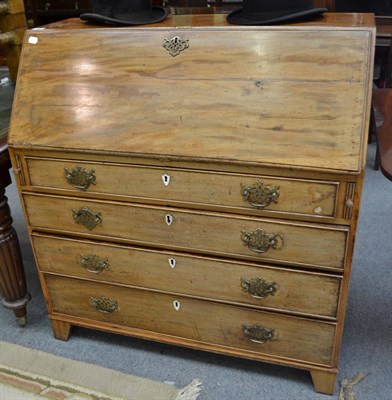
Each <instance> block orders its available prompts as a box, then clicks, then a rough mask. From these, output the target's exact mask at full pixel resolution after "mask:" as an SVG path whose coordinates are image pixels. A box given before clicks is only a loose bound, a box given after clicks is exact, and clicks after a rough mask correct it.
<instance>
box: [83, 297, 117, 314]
mask: <svg viewBox="0 0 392 400" xmlns="http://www.w3.org/2000/svg"><path fill="white" fill-rule="evenodd" d="M90 305H92V306H93V307H94V308H95V309H96V310H98V311H99V312H101V313H104V314H111V313H114V312H115V311H118V303H117V300H112V299H109V298H108V297H105V296H101V297H91V298H90Z"/></svg>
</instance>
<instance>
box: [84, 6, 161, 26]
mask: <svg viewBox="0 0 392 400" xmlns="http://www.w3.org/2000/svg"><path fill="white" fill-rule="evenodd" d="M92 6H93V12H92V13H85V14H81V15H80V19H82V20H83V21H87V22H91V23H95V24H101V25H102V24H106V25H107V24H108V25H113V26H129V25H145V24H154V23H156V22H160V21H162V20H164V19H165V18H166V15H167V11H166V10H165V9H164V8H163V7H158V6H155V7H153V6H152V4H151V0H116V1H112V0H92Z"/></svg>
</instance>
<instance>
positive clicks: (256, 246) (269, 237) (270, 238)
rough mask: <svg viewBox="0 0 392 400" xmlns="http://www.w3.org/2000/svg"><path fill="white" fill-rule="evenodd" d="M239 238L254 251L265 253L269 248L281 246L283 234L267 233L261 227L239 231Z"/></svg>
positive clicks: (279, 247)
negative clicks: (248, 230)
mask: <svg viewBox="0 0 392 400" xmlns="http://www.w3.org/2000/svg"><path fill="white" fill-rule="evenodd" d="M241 240H242V241H243V243H244V245H245V246H248V247H249V249H250V250H252V251H254V252H256V253H265V252H267V251H268V250H269V249H275V250H277V249H281V248H282V247H283V234H281V233H267V232H265V231H263V229H256V230H255V231H253V232H246V231H242V232H241Z"/></svg>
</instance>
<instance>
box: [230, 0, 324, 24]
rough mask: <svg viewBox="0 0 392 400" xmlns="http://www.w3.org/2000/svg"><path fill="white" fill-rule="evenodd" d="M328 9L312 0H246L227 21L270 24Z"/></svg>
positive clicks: (310, 16)
mask: <svg viewBox="0 0 392 400" xmlns="http://www.w3.org/2000/svg"><path fill="white" fill-rule="evenodd" d="M326 11H327V9H326V8H313V5H312V0H291V1H290V0H265V1H260V0H244V1H243V5H242V8H240V9H238V10H235V11H233V12H231V13H230V14H229V15H228V16H227V22H229V23H230V24H236V25H270V24H278V23H284V22H292V21H295V20H303V19H310V18H312V17H317V16H319V15H321V14H322V13H324V12H326Z"/></svg>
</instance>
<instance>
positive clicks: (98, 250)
mask: <svg viewBox="0 0 392 400" xmlns="http://www.w3.org/2000/svg"><path fill="white" fill-rule="evenodd" d="M32 238H33V244H34V252H35V255H36V257H37V262H38V265H39V268H40V270H41V271H43V272H49V273H55V274H62V275H68V276H74V277H80V278H88V279H95V280H97V281H102V282H103V281H107V282H112V283H119V284H124V285H132V286H138V287H144V288H150V289H155V290H161V291H164V292H174V293H179V294H185V295H190V296H194V297H203V298H207V299H216V300H222V301H229V302H235V303H242V304H247V305H253V306H257V307H262V308H269V309H276V310H280V311H286V312H295V313H301V314H307V315H316V316H321V317H329V318H336V313H337V305H338V299H339V289H340V281H341V279H340V278H339V277H336V276H329V275H323V274H315V273H309V272H300V271H290V270H284V269H276V268H272V267H258V266H254V265H251V264H240V263H235V262H228V261H227V262H224V261H220V260H217V259H212V258H206V257H195V256H190V255H186V254H181V253H173V252H164V251H161V252H159V251H154V250H146V249H140V248H135V247H130V246H119V245H109V244H98V243H95V242H89V241H82V240H72V239H65V238H55V237H49V236H40V235H36V234H33V236H32Z"/></svg>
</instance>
